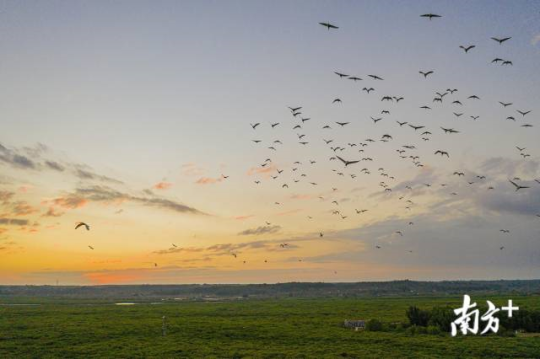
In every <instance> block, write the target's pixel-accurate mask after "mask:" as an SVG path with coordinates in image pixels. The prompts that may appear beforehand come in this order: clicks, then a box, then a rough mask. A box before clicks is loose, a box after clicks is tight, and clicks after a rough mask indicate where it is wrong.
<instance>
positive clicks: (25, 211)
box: [11, 201, 39, 216]
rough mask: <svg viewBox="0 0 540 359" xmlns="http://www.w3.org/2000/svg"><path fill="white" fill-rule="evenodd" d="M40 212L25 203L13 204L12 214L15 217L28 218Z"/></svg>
mask: <svg viewBox="0 0 540 359" xmlns="http://www.w3.org/2000/svg"><path fill="white" fill-rule="evenodd" d="M38 211H39V210H38V209H37V208H34V207H32V206H31V205H29V204H28V203H27V202H25V201H19V202H15V203H13V204H12V208H11V214H13V215H14V216H28V215H30V214H32V213H36V212H38Z"/></svg>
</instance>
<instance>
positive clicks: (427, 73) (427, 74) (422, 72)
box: [418, 70, 433, 78]
mask: <svg viewBox="0 0 540 359" xmlns="http://www.w3.org/2000/svg"><path fill="white" fill-rule="evenodd" d="M418 73H420V74H422V75H424V78H426V77H428V76H429V75H431V74H432V73H433V70H430V71H426V72H424V71H418Z"/></svg>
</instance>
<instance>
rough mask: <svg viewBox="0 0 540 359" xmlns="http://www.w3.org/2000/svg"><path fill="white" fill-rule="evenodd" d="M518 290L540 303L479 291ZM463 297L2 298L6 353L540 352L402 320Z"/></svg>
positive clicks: (537, 341)
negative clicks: (377, 326) (413, 311)
mask: <svg viewBox="0 0 540 359" xmlns="http://www.w3.org/2000/svg"><path fill="white" fill-rule="evenodd" d="M508 298H512V299H514V303H515V304H516V305H519V306H520V308H521V309H520V310H531V311H536V310H539V309H540V298H539V297H538V296H517V295H505V296H500V297H475V298H474V299H476V300H478V301H485V299H490V300H492V301H493V302H494V303H496V304H497V305H498V306H500V305H502V304H505V303H506V300H507V299H508ZM12 299H13V300H12V301H13V302H18V303H21V300H20V299H16V298H12ZM35 302H39V298H37V299H35ZM461 302H462V297H461V296H460V297H457V296H456V297H451V298H450V297H444V298H434V297H430V298H418V297H406V298H364V299H280V300H239V301H229V302H174V303H173V302H164V303H163V304H150V303H149V302H147V303H143V304H139V305H134V306H115V305H113V304H111V303H105V302H103V301H99V302H91V301H81V300H76V301H75V300H72V301H71V302H66V301H64V302H63V303H62V304H56V303H54V302H51V301H47V302H44V303H45V304H43V305H40V306H1V305H0V358H2V359H11V358H16V359H20V358H106V357H115V358H310V359H311V358H340V357H348V358H490V359H491V358H503V357H505V358H506V357H514V358H518V357H519V358H540V337H536V336H528V335H518V336H516V337H503V336H466V337H462V336H461V337H456V338H452V337H450V336H449V335H448V334H444V333H442V334H440V335H429V334H428V333H430V334H433V331H435V330H436V329H434V328H432V327H428V328H425V327H415V326H411V327H409V328H407V329H406V330H403V327H402V326H401V325H400V324H399V323H402V324H404V323H407V321H408V318H407V316H406V314H405V313H406V311H407V309H408V308H409V307H410V306H417V307H421V308H425V310H430V309H431V308H433V307H444V306H449V307H451V308H457V307H459V306H460V305H461ZM163 316H166V317H167V322H168V327H167V336H165V337H163V336H162V331H161V329H162V317H163ZM344 319H364V320H366V321H369V320H370V319H377V320H378V321H380V322H382V323H383V324H384V325H386V326H389V327H390V326H393V327H395V328H398V327H399V328H401V329H400V330H396V331H382V332H379V331H377V332H371V331H368V330H364V331H354V330H352V329H347V328H344V327H343V325H342V324H343V320H344ZM410 328H413V329H410ZM419 328H420V329H419Z"/></svg>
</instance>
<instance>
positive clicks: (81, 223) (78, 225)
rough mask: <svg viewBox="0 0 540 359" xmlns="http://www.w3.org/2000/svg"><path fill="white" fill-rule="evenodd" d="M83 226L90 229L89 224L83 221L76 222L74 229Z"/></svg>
mask: <svg viewBox="0 0 540 359" xmlns="http://www.w3.org/2000/svg"><path fill="white" fill-rule="evenodd" d="M83 226H84V227H85V228H86V230H87V231H89V230H90V226H89V225H88V224H86V223H84V222H78V223H77V225H76V226H75V229H78V228H80V227H83Z"/></svg>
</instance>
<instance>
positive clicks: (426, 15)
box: [420, 13, 442, 21]
mask: <svg viewBox="0 0 540 359" xmlns="http://www.w3.org/2000/svg"><path fill="white" fill-rule="evenodd" d="M420 17H427V18H428V19H429V20H430V21H431V19H433V18H437V17H442V16H441V15H437V14H431V13H430V14H423V15H420Z"/></svg>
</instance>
